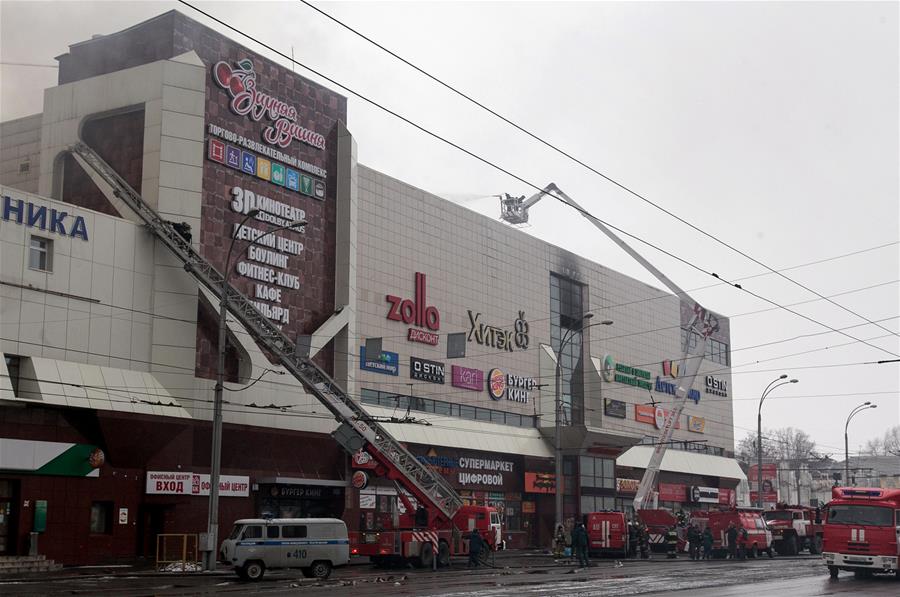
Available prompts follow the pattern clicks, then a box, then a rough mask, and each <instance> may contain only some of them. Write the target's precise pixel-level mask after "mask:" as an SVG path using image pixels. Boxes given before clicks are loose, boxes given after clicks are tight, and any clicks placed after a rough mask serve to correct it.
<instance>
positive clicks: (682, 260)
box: [178, 0, 900, 358]
mask: <svg viewBox="0 0 900 597" xmlns="http://www.w3.org/2000/svg"><path fill="white" fill-rule="evenodd" d="M178 1H179V2H180V3H181V4H183V5H185V6H187V7H188V8H190V9H191V10H194V11H196V12H198V13H200V14H202V15H204V16H205V17H207V18H208V19H210V20H212V21H214V22H216V23H218V24H219V25H221V26H222V27H225V28H227V29H229V30H231V31H233V32H235V33H237V34H238V35H240V36H242V37H245V38H247V39H249V40H251V41H253V42H254V43H256V44H258V45H259V46H261V47H263V48H265V49H267V50H269V51H270V52H272V53H273V54H276V55H278V56H280V57H281V58H283V59H285V60H288V61H290V62H291V63H293V64H296V65H297V66H299V67H300V68H302V69H304V70H306V71H308V72H310V73H312V74H314V75H315V76H317V77H320V78H321V79H323V80H325V81H328V82H329V83H331V84H332V85H335V86H337V87H340V88H341V89H343V90H344V91H346V92H347V93H349V94H351V95H353V96H355V97H357V98H359V99H361V100H363V101H364V102H366V103H368V104H370V105H372V106H374V107H376V108H378V109H379V110H382V111H384V112H386V113H387V114H390V115H391V116H393V117H395V118H397V119H398V120H401V121H402V122H405V123H406V124H408V125H409V126H411V127H413V128H415V129H416V130H418V131H421V132H422V133H425V134H426V135H428V136H430V137H432V138H434V139H437V140H438V141H440V142H442V143H445V144H447V145H449V146H450V147H453V148H454V149H457V150H459V151H461V152H463V153H465V154H466V155H468V156H470V157H472V158H474V159H475V160H477V161H479V162H481V163H483V164H485V165H486V166H489V167H491V168H494V169H495V170H497V171H498V172H502V173H503V174H506V175H507V176H509V177H511V178H513V179H515V180H518V181H519V182H521V183H523V184H525V185H527V186H529V187H531V188H533V189H535V190H536V191H539V192H544V190H543V189H542V188H541V187H539V186H538V185H537V184H535V183H533V182H531V181H529V180H527V179H525V178H524V177H522V176H519V175H518V174H515V173H514V172H512V171H510V170H508V169H507V168H504V167H503V166H500V165H499V164H496V163H494V162H492V161H490V160H489V159H487V158H485V157H483V156H481V155H479V154H477V153H475V152H473V151H471V150H469V149H466V148H465V147H463V146H461V145H459V144H458V143H456V142H454V141H451V140H450V139H447V138H446V137H443V136H441V135H439V134H438V133H436V132H434V131H432V130H430V129H428V128H426V127H424V126H423V125H421V124H418V123H416V122H414V121H413V120H410V119H409V118H407V117H406V116H403V115H402V114H400V113H398V112H396V111H394V110H392V109H390V108H388V107H386V106H384V105H382V104H380V103H378V102H377V101H375V100H373V99H372V98H370V97H368V96H366V95H364V94H362V93H360V92H358V91H356V90H354V89H352V88H350V87H348V86H347V85H345V84H343V83H340V82H339V81H337V80H335V79H333V78H331V77H329V76H328V75H326V74H324V73H322V72H320V71H318V70H316V69H314V68H312V67H310V66H307V65H306V64H303V63H302V62H300V61H298V60H295V59H294V58H293V57H291V56H288V55H287V54H285V53H284V52H281V51H279V50H277V49H275V48H274V47H273V46H271V45H269V44H267V43H266V42H264V41H261V40H260V39H259V38H257V37H254V36H252V35H250V34H248V33H245V32H244V31H242V30H241V29H238V28H237V27H235V26H234V25H231V24H229V23H226V22H225V21H223V20H222V19H220V18H218V17H216V16H213V15H212V14H210V13H209V12H207V11H205V10H202V9H200V8H197V7H196V6H194V5H193V4H191V3H190V2H187V1H186V0H178ZM551 196H552V197H553V198H554V199H556V200H557V201H559V202H560V203H562V204H563V205H567V206H568V207H569V208H571V209H573V210H575V211H577V212H578V213H580V214H581V215H583V216H585V217H587V218H589V219H591V220H594V221H596V222H600V223H602V224H604V225H605V226H607V227H608V228H610V229H612V230H615V231H616V232H619V233H620V234H623V235H624V236H627V237H628V238H631V239H633V240H636V241H638V242H640V243H642V244H644V245H646V246H648V247H650V248H652V249H655V250H656V251H658V252H660V253H662V254H664V255H667V256H668V257H670V258H672V259H674V260H676V261H678V262H680V263H683V264H684V265H687V266H688V267H690V268H692V269H695V270H697V271H699V272H701V273H703V274H705V275H707V276H711V277H714V278H716V279H718V280H721V281H722V282H723V283H726V284H729V285H731V286H732V287H734V288H737V289H738V290H742V291H743V292H746V293H747V294H749V295H750V296H753V297H755V298H758V299H759V300H762V301H765V302H767V303H769V304H771V305H772V306H775V307H779V308H781V309H783V310H785V311H787V312H788V313H791V314H793V315H795V316H797V317H800V318H802V319H805V320H807V321H809V322H811V323H815V324H816V325H819V326H822V327H824V328H827V329H829V330H831V331H833V332H837V333H839V334H841V335H843V336H846V337H848V338H850V339H852V340H855V341H857V342H860V343H862V344H865V345H866V346H869V347H870V348H874V349H875V350H878V351H881V352H884V353H886V354H889V355H891V356H892V357H898V358H900V354H897V353H894V352H891V351H890V350H888V349H886V348H883V347H881V346H878V345H877V344H872V343H870V342H868V341H866V340H863V339H860V338H857V337H855V336H852V335H850V334H848V333H846V332H842V331H840V330H838V329H837V328H835V327H833V326H830V325H828V324H827V323H823V322H821V321H819V320H817V319H815V318H813V317H809V316H808V315H804V314H803V313H800V312H798V311H795V310H793V309H789V308H788V307H785V306H784V305H781V304H779V303H777V302H776V301H773V300H772V299H769V298H766V297H764V296H762V295H760V294H758V293H756V292H753V291H751V290H748V289H746V288H743V287H742V286H740V285H739V284H735V283H734V282H731V281H729V280H726V279H725V278H723V277H722V276H719V275H718V274H716V273H714V272H712V271H709V270H706V269H703V268H702V267H700V266H699V265H697V264H695V263H693V262H691V261H688V260H687V259H685V258H683V257H680V256H678V255H676V254H674V253H672V252H671V251H667V250H666V249H663V248H662V247H660V246H657V245H655V244H654V243H652V242H650V241H648V240H645V239H643V238H641V237H639V236H637V235H635V234H632V233H630V232H628V231H626V230H623V229H622V228H619V227H618V226H615V225H614V224H611V223H609V222H606V221H604V220H601V219H600V218H598V217H596V216H595V215H593V214H592V213H590V212H589V211H587V210H585V209H582V208H580V207H578V206H575V205H571V204H570V203H568V202H567V201H565V200H564V199H562V198H561V197H556V196H555V195H551ZM867 321H868V320H867ZM887 331H888V332H889V333H890V334H891V335H895V336H896V335H897V332H894V331H892V330H887Z"/></svg>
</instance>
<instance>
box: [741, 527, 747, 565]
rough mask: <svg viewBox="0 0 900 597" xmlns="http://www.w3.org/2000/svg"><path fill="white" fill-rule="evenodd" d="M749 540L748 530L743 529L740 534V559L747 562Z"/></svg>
mask: <svg viewBox="0 0 900 597" xmlns="http://www.w3.org/2000/svg"><path fill="white" fill-rule="evenodd" d="M748 539H749V537H748V535H747V529H745V528H743V527H742V528H741V530H740V531H739V532H738V559H741V560H746V559H747V540H748Z"/></svg>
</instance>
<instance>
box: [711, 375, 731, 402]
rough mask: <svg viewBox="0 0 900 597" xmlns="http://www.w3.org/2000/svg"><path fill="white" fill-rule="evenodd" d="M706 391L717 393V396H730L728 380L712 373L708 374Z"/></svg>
mask: <svg viewBox="0 0 900 597" xmlns="http://www.w3.org/2000/svg"><path fill="white" fill-rule="evenodd" d="M706 393H707V394H715V395H716V396H725V397H727V396H728V382H727V381H725V380H724V379H717V378H715V377H713V376H712V375H707V376H706Z"/></svg>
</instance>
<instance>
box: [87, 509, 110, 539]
mask: <svg viewBox="0 0 900 597" xmlns="http://www.w3.org/2000/svg"><path fill="white" fill-rule="evenodd" d="M112 512H113V503H112V502H91V533H93V534H95V535H108V534H110V533H112Z"/></svg>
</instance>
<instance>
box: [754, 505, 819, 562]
mask: <svg viewBox="0 0 900 597" xmlns="http://www.w3.org/2000/svg"><path fill="white" fill-rule="evenodd" d="M763 516H764V517H765V519H766V523H767V524H768V525H769V529H770V530H771V531H772V543H773V545H774V547H775V551H777V552H778V554H779V555H783V556H795V555H797V554H798V553H800V551H802V550H804V549H808V550H809V553H810V554H812V555H815V554H818V553H822V531H823V527H822V512H821V510H820V509H818V508H810V507H808V506H788V505H786V504H777V505H776V506H775V509H774V510H767V511H766V512H764V513H763Z"/></svg>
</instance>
